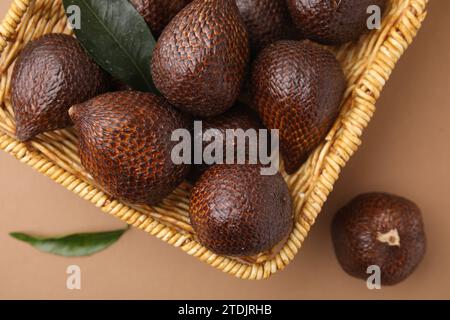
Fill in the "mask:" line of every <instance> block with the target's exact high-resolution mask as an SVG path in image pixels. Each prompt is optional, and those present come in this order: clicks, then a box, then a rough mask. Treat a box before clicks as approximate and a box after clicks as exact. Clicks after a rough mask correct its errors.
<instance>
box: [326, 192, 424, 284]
mask: <svg viewBox="0 0 450 320" xmlns="http://www.w3.org/2000/svg"><path fill="white" fill-rule="evenodd" d="M392 231H394V232H392ZM380 235H390V236H389V237H390V238H387V239H385V240H383V238H382V237H381V238H380ZM332 238H333V243H334V248H335V252H336V256H337V258H338V260H339V263H340V264H341V266H342V268H343V269H344V270H345V271H346V272H347V273H348V274H350V275H352V276H354V277H357V278H361V279H364V280H366V279H367V277H368V275H367V268H368V267H369V266H372V265H377V266H379V267H380V269H381V283H382V284H383V285H394V284H397V283H399V282H401V281H403V280H404V279H406V278H407V277H408V276H409V275H410V274H411V273H412V272H413V271H414V270H415V268H416V267H417V265H418V264H419V263H420V261H421V260H422V258H423V256H424V254H425V251H426V237H425V231H424V226H423V222H422V214H421V212H420V209H419V208H418V207H417V205H416V204H414V203H413V202H411V201H410V200H407V199H405V198H401V197H398V196H394V195H390V194H385V193H368V194H363V195H360V196H358V197H356V198H355V199H353V200H352V201H351V202H350V203H349V204H347V205H346V206H345V207H343V208H342V209H341V210H339V212H338V213H337V214H336V216H335V217H334V220H333V223H332ZM380 239H381V241H380Z"/></svg>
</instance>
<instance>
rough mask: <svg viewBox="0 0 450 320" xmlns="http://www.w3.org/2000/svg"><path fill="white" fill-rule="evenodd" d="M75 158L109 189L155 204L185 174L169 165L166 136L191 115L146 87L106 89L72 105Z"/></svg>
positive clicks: (171, 144)
mask: <svg viewBox="0 0 450 320" xmlns="http://www.w3.org/2000/svg"><path fill="white" fill-rule="evenodd" d="M69 113H70V116H71V118H72V120H73V122H74V123H75V128H76V129H77V132H78V134H79V150H80V156H81V162H82V164H83V166H84V167H85V168H86V170H87V171H88V172H89V173H90V174H91V175H92V177H93V178H94V179H95V181H96V182H97V183H98V184H99V185H100V186H101V187H102V188H103V189H104V190H105V191H106V192H108V193H109V194H111V195H112V196H114V197H117V198H119V199H123V200H127V201H131V202H134V203H143V204H150V205H153V204H156V203H158V202H159V201H161V200H162V199H163V198H164V197H166V196H167V195H168V194H170V193H171V192H172V191H173V190H174V189H175V188H176V187H177V186H178V185H179V184H180V183H181V182H182V181H183V180H184V179H185V178H186V176H187V174H188V172H189V166H188V165H175V164H174V163H173V161H172V160H171V151H172V149H173V147H174V146H175V144H176V143H175V142H172V141H171V135H172V132H173V131H174V130H176V129H185V128H189V127H190V125H191V120H190V119H187V118H186V116H184V115H183V114H181V113H180V112H179V111H178V110H176V109H175V108H173V107H172V106H171V105H170V104H169V103H168V102H167V101H166V100H165V99H164V98H161V97H158V96H156V95H153V94H150V93H143V92H136V91H122V92H113V93H106V94H104V95H101V96H98V97H96V98H94V99H92V100H89V101H87V102H85V103H82V104H78V105H75V106H73V107H72V108H71V109H70V111H69Z"/></svg>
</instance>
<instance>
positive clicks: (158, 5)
mask: <svg viewBox="0 0 450 320" xmlns="http://www.w3.org/2000/svg"><path fill="white" fill-rule="evenodd" d="M191 1H192V0H130V2H131V3H132V4H133V6H134V7H135V8H136V10H137V11H138V12H139V14H140V15H141V16H142V17H143V18H144V20H145V22H147V24H148V26H149V27H150V30H151V31H152V33H153V35H154V36H155V37H159V35H160V34H161V32H162V31H163V30H164V28H165V27H166V26H167V25H168V24H169V22H170V20H172V18H173V17H175V15H176V14H177V13H178V12H180V10H181V9H183V8H184V7H185V6H186V5H187V4H189V3H190V2H191Z"/></svg>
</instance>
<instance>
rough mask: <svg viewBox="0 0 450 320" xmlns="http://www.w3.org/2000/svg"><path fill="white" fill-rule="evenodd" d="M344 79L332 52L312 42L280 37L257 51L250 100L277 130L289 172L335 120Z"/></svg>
mask: <svg viewBox="0 0 450 320" xmlns="http://www.w3.org/2000/svg"><path fill="white" fill-rule="evenodd" d="M345 86H346V81H345V78H344V74H343V72H342V69H341V67H340V65H339V63H338V61H337V60H336V58H335V57H334V55H333V54H332V53H331V52H329V51H327V50H326V49H323V48H321V47H320V46H318V45H316V44H314V43H312V42H310V41H302V42H299V41H279V42H276V43H274V44H272V45H270V46H269V47H267V48H266V49H264V50H263V51H262V52H261V55H260V56H259V57H258V58H257V60H256V61H255V64H254V68H253V72H252V100H253V105H254V108H256V109H257V110H258V112H259V114H260V116H261V119H262V121H263V123H264V125H265V126H266V127H267V128H269V129H279V130H280V132H279V134H280V150H281V153H282V155H283V158H284V163H285V168H286V171H287V172H288V173H289V174H292V173H294V172H296V171H297V170H298V169H299V168H300V166H301V165H302V164H303V162H304V161H305V160H306V158H307V157H308V155H309V153H310V152H311V151H313V150H314V149H315V148H316V147H317V146H318V145H319V144H320V142H322V141H323V139H324V138H325V136H326V134H327V132H328V131H329V129H330V128H331V126H332V124H333V123H334V121H335V119H336V117H337V116H338V113H339V106H340V103H341V100H342V97H343V94H344V90H345Z"/></svg>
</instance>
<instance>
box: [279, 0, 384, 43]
mask: <svg viewBox="0 0 450 320" xmlns="http://www.w3.org/2000/svg"><path fill="white" fill-rule="evenodd" d="M287 3H288V7H289V10H290V12H291V15H292V19H293V21H294V24H295V25H296V27H297V28H298V29H299V30H300V32H301V33H302V34H303V36H304V37H305V38H307V39H310V40H313V41H316V42H319V43H322V44H327V45H339V44H343V43H346V42H350V41H355V40H357V39H358V38H359V37H360V36H361V35H362V34H363V33H364V32H367V31H369V29H368V27H367V20H368V18H369V16H370V15H369V14H368V13H367V8H368V7H369V6H372V5H376V6H378V7H379V8H380V9H381V12H384V10H385V9H386V6H387V1H386V0H287Z"/></svg>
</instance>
